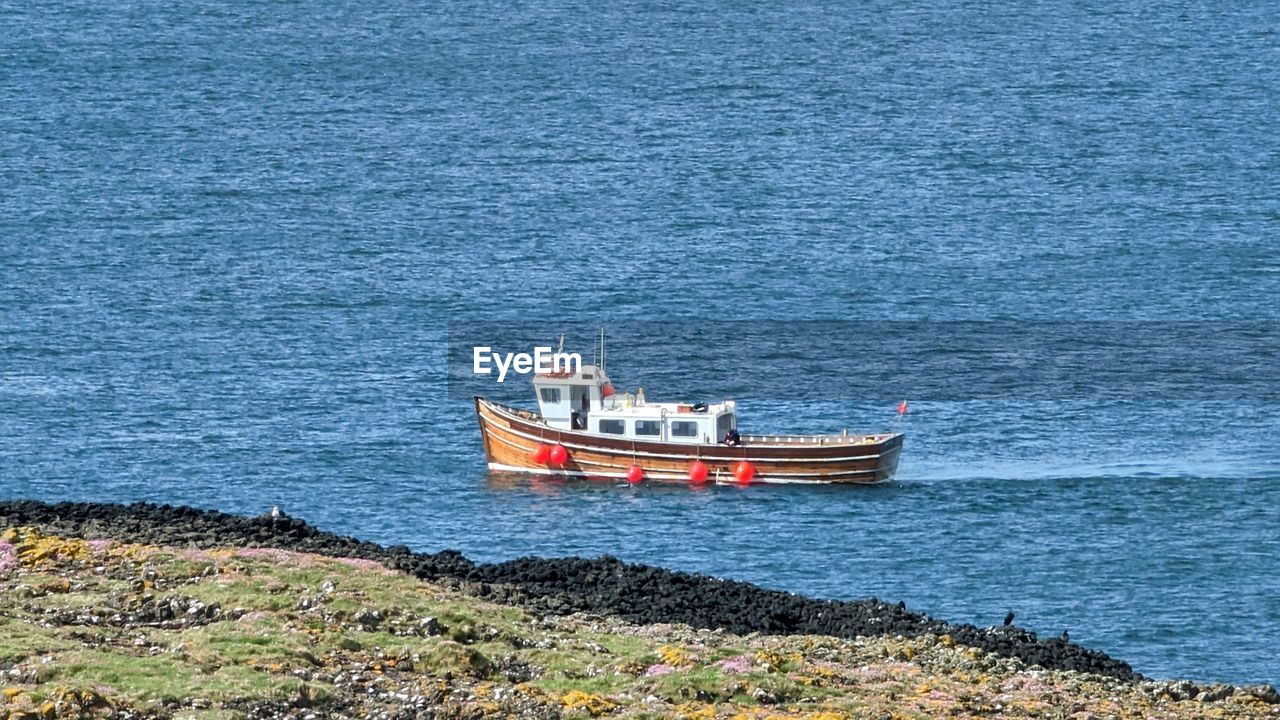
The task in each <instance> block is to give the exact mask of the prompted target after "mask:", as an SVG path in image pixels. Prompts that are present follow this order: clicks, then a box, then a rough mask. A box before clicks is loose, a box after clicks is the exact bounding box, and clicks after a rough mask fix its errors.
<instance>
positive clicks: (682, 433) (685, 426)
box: [671, 420, 698, 437]
mask: <svg viewBox="0 0 1280 720" xmlns="http://www.w3.org/2000/svg"><path fill="white" fill-rule="evenodd" d="M671 434H672V436H674V437H698V423H696V422H694V421H692V420H674V421H672V423H671Z"/></svg>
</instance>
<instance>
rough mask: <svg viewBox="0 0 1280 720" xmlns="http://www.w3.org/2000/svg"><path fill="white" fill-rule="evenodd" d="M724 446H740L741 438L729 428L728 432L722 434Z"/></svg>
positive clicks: (735, 431)
mask: <svg viewBox="0 0 1280 720" xmlns="http://www.w3.org/2000/svg"><path fill="white" fill-rule="evenodd" d="M724 444H725V445H728V446H730V447H736V446H738V445H741V444H742V436H741V435H738V431H737V430H736V429H734V428H729V431H728V432H726V433H725V434H724Z"/></svg>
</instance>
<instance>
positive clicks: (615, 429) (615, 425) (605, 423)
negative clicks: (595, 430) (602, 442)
mask: <svg viewBox="0 0 1280 720" xmlns="http://www.w3.org/2000/svg"><path fill="white" fill-rule="evenodd" d="M600 432H602V433H605V434H607V435H621V434H622V433H623V432H625V431H624V430H623V429H622V421H621V420H601V421H600Z"/></svg>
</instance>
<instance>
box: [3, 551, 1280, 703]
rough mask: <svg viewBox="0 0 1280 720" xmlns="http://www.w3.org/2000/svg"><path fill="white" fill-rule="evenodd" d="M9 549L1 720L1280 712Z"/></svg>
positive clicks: (1076, 677)
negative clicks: (50, 719)
mask: <svg viewBox="0 0 1280 720" xmlns="http://www.w3.org/2000/svg"><path fill="white" fill-rule="evenodd" d="M0 537H2V539H0V688H3V696H0V718H41V717H93V716H106V715H116V716H145V717H197V718H224V717H227V718H229V717H272V716H282V717H299V718H306V717H308V716H315V717H324V716H334V715H344V716H351V717H360V716H364V717H387V718H393V717H413V716H415V715H425V714H427V713H428V712H430V714H431V715H432V716H434V717H457V718H482V717H493V718H499V717H527V718H556V717H630V718H641V717H650V718H658V717H685V718H706V719H710V718H734V717H743V718H767V717H796V718H842V717H867V718H930V717H1063V716H1070V717H1087V716H1093V717H1132V718H1149V717H1223V718H1226V717H1241V718H1243V717H1262V716H1273V717H1280V706H1278V705H1273V704H1269V702H1268V701H1274V700H1276V699H1277V698H1274V697H1272V696H1271V695H1270V694H1268V693H1267V692H1266V691H1265V689H1256V688H1255V689H1247V690H1246V689H1240V688H1233V687H1230V686H1225V685H1219V686H1208V687H1201V686H1195V685H1192V684H1190V683H1151V682H1141V683H1135V682H1125V681H1123V680H1119V679H1115V678H1106V677H1101V676H1095V675H1088V674H1080V673H1074V672H1070V671H1045V670H1039V669H1029V668H1027V667H1025V666H1024V664H1023V663H1022V662H1021V661H1019V660H1016V659H1010V658H1004V657H1000V656H998V655H993V654H988V653H985V652H984V651H982V650H979V649H976V648H972V647H966V646H964V645H961V644H958V643H956V642H954V641H953V640H952V639H951V638H950V637H948V636H946V635H943V636H932V635H930V636H921V637H916V638H910V639H908V638H899V637H875V638H862V639H854V640H841V639H835V638H828V637H818V636H785V637H776V636H768V635H747V636H738V635H733V634H730V633H726V632H724V631H717V630H694V629H691V628H688V627H684V626H672V625H649V626H637V625H630V624H627V623H624V622H622V621H619V620H616V619H610V618H605V617H595V616H589V615H581V614H578V615H569V616H564V617H546V616H538V615H534V614H532V613H530V612H529V611H527V610H525V609H522V608H519V607H514V606H506V605H499V604H494V603H490V602H486V601H481V600H477V599H475V598H474V597H472V596H470V595H468V594H467V593H466V588H465V587H464V586H455V587H445V586H442V585H436V584H432V583H426V582H422V581H420V580H418V579H416V578H414V577H412V576H410V575H407V574H403V573H399V572H394V571H391V570H388V569H386V568H385V567H384V566H383V565H381V564H378V563H376V562H372V561H369V560H362V559H334V558H329V557H323V556H319V555H312V554H305V553H299V552H293V551H288V550H282V549H263V548H257V549H237V548H212V549H208V548H206V549H196V548H190V547H188V548H173V547H161V546H154V545H144V544H132V543H120V542H115V541H110V540H93V541H85V540H80V539H76V538H70V537H59V536H54V535H46V534H43V533H41V532H40V531H39V530H37V529H34V528H8V529H6V530H4V531H3V535H2V536H0Z"/></svg>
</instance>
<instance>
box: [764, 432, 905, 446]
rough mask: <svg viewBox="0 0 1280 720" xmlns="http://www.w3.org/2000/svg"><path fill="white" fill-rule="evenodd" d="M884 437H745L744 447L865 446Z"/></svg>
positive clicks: (883, 435) (885, 436) (884, 436)
mask: <svg viewBox="0 0 1280 720" xmlns="http://www.w3.org/2000/svg"><path fill="white" fill-rule="evenodd" d="M887 437H888V435H887V434H882V435H843V434H841V435H743V436H742V443H743V444H744V445H865V444H868V443H874V442H879V441H881V440H884V439H885V438H887Z"/></svg>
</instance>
